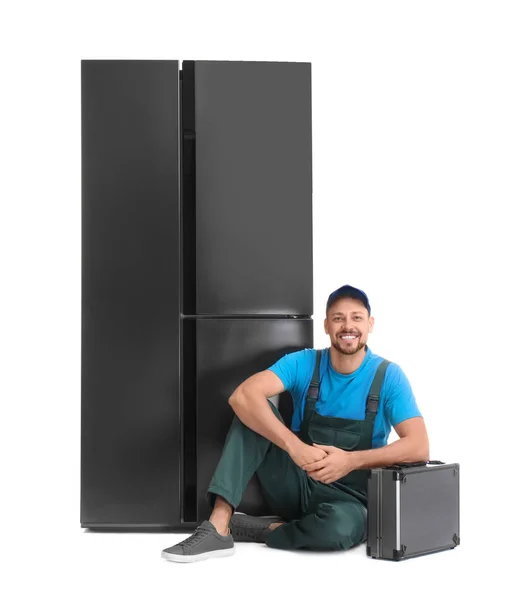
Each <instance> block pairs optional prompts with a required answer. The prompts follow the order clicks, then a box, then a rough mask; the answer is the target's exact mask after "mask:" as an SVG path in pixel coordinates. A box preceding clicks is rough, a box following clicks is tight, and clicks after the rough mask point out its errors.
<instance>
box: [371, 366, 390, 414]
mask: <svg viewBox="0 0 513 600" xmlns="http://www.w3.org/2000/svg"><path fill="white" fill-rule="evenodd" d="M389 364H390V361H389V360H385V359H383V360H382V361H381V363H380V365H379V367H378V370H377V371H376V375H374V380H373V382H372V385H371V388H370V392H369V395H368V396H367V406H366V410H365V412H366V415H367V417H368V416H369V415H371V416H372V420H374V417H375V416H376V414H377V412H378V407H379V395H380V393H381V386H382V385H383V381H384V379H385V373H386V370H387V368H388V365H389Z"/></svg>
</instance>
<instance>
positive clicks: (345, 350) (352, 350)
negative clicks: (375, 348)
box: [331, 337, 366, 356]
mask: <svg viewBox="0 0 513 600" xmlns="http://www.w3.org/2000/svg"><path fill="white" fill-rule="evenodd" d="M361 340H362V338H361V337H359V338H358V343H357V344H351V345H347V346H344V344H343V342H340V340H339V339H338V337H337V338H336V340H335V342H332V343H331V345H332V346H333V348H335V350H337V352H340V354H345V355H346V356H351V355H352V354H356V353H357V352H358V351H360V350H361V349H362V348H365V345H366V342H362V341H361Z"/></svg>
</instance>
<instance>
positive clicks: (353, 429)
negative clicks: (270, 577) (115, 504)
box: [162, 285, 429, 562]
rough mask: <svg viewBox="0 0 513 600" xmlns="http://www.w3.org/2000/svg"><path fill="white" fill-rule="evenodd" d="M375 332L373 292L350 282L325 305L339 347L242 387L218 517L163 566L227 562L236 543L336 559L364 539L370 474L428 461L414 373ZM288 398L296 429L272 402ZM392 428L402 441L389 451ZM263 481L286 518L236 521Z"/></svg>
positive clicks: (215, 500)
mask: <svg viewBox="0 0 513 600" xmlns="http://www.w3.org/2000/svg"><path fill="white" fill-rule="evenodd" d="M373 327H374V317H372V316H371V307H370V304H369V300H368V298H367V295H366V294H365V293H364V292H363V291H362V290H359V289H357V288H354V287H352V286H350V285H344V286H342V287H341V288H339V289H338V290H336V291H334V292H333V293H332V294H331V295H330V296H329V298H328V302H327V304H326V319H325V321H324V330H325V332H326V334H327V335H328V336H329V338H330V341H331V345H330V347H329V348H326V349H325V350H314V349H307V350H301V351H299V352H294V353H292V354H288V355H286V356H284V357H283V358H281V359H280V360H279V361H278V362H277V363H275V364H274V365H273V366H271V367H270V368H269V369H268V370H266V371H262V372H261V373H257V374H255V375H253V376H252V377H250V378H249V379H247V380H246V381H244V382H243V383H242V384H241V385H240V386H239V387H238V388H237V389H236V390H235V392H234V393H233V394H232V396H231V397H230V399H229V402H230V405H231V407H232V408H233V410H234V412H235V415H236V416H235V418H234V420H233V423H232V426H231V428H230V431H229V432H228V436H227V438H226V443H225V446H224V449H223V454H222V456H221V459H220V461H219V464H218V466H217V469H216V471H215V473H214V476H213V478H212V481H211V483H210V486H209V490H208V494H209V500H210V503H211V506H212V507H213V511H212V514H211V516H210V519H209V520H208V521H204V522H203V523H202V524H201V525H200V526H199V527H198V528H197V529H196V530H195V531H194V533H193V534H192V535H191V536H190V537H188V538H187V539H186V540H184V541H183V542H180V543H179V544H177V545H175V546H172V547H171V548H167V549H166V550H164V551H163V552H162V556H163V557H164V558H166V559H168V560H172V561H176V562H195V561H197V560H203V559H205V558H210V557H221V556H228V555H230V554H233V552H234V541H235V542H236V541H255V542H262V543H265V544H267V546H269V547H271V548H281V549H287V550H291V549H301V548H306V549H310V550H328V549H332V550H335V549H347V548H350V547H352V546H355V545H356V544H359V543H361V542H362V541H364V540H365V533H366V517H367V511H366V503H367V476H368V470H369V469H370V468H374V467H382V466H388V465H392V464H394V463H397V462H416V461H427V460H428V459H429V442H428V436H427V432H426V428H425V425H424V420H423V418H422V416H421V414H420V412H419V409H418V407H417V403H416V401H415V397H414V395H413V393H412V390H411V387H410V384H409V382H408V380H407V378H406V376H405V374H404V373H403V371H402V370H401V368H400V367H399V366H398V365H397V364H394V363H390V362H389V361H387V360H385V359H383V358H382V357H380V356H378V355H376V354H374V353H373V352H371V350H370V348H369V347H368V346H367V340H368V336H369V334H370V333H371V332H372V329H373ZM284 390H288V391H289V392H290V393H291V395H292V397H293V400H294V413H293V417H292V424H291V429H288V428H287V427H286V426H285V424H284V423H283V420H282V418H281V416H280V414H279V412H278V411H277V410H276V408H275V407H274V405H273V404H272V403H270V402H269V401H268V398H270V397H272V396H275V395H276V394H280V393H281V392H283V391H284ZM392 427H393V428H394V429H395V431H396V432H397V434H398V436H399V439H398V440H397V441H395V442H393V443H392V444H389V445H387V440H388V436H389V433H390V431H391V428H392ZM255 472H256V474H257V476H258V479H259V480H260V483H261V487H262V492H263V495H264V497H265V499H266V501H267V503H268V505H269V507H270V509H271V511H272V513H273V514H275V515H278V517H275V518H274V517H267V518H263V517H252V516H248V515H243V514H239V513H234V510H235V509H236V508H237V506H238V504H239V503H240V501H241V499H242V494H243V492H244V490H245V489H246V486H247V485H248V482H249V480H250V479H251V477H252V476H253V474H254V473H255Z"/></svg>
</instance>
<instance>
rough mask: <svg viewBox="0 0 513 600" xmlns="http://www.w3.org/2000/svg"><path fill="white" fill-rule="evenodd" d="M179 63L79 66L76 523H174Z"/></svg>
mask: <svg viewBox="0 0 513 600" xmlns="http://www.w3.org/2000/svg"><path fill="white" fill-rule="evenodd" d="M178 142H179V122H178V63H177V61H82V421H81V426H82V440H81V516H80V520H81V524H82V526H84V527H118V526H126V527H132V526H134V527H135V526H164V525H169V524H170V523H172V522H176V521H178V520H179V513H180V510H179V498H180V496H179V492H178V490H177V486H176V481H178V479H179V464H180V461H179V452H180V445H179V439H180V435H179V434H180V427H179V356H180V347H179V324H180V310H179V285H178V282H179V245H178V241H179V240H178V234H179V220H178V216H179V203H178V192H179V183H178V182H179V180H178Z"/></svg>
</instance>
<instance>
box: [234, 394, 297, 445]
mask: <svg viewBox="0 0 513 600" xmlns="http://www.w3.org/2000/svg"><path fill="white" fill-rule="evenodd" d="M229 403H230V406H231V407H232V409H233V411H234V412H235V414H236V415H237V416H238V417H239V419H240V420H241V421H242V422H243V423H244V425H246V426H247V427H249V428H250V429H252V430H253V431H256V432H257V433H259V434H260V435H262V436H264V437H265V438H267V439H268V440H270V441H271V442H273V444H276V446H279V447H280V448H281V449H282V450H285V451H286V452H288V451H289V449H290V447H291V446H293V445H294V443H297V441H298V438H297V436H296V435H295V434H294V433H293V432H292V431H291V430H290V429H289V428H288V427H287V426H286V425H284V424H283V423H282V422H281V421H280V420H279V419H278V418H277V417H276V415H275V414H274V412H273V410H272V408H271V407H270V406H269V401H268V400H267V398H266V397H265V396H261V397H260V396H257V397H251V398H250V397H248V396H247V395H246V394H244V393H239V394H238V395H237V396H232V397H231V398H230V400H229Z"/></svg>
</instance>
